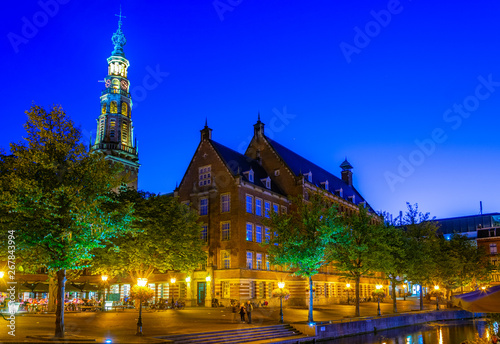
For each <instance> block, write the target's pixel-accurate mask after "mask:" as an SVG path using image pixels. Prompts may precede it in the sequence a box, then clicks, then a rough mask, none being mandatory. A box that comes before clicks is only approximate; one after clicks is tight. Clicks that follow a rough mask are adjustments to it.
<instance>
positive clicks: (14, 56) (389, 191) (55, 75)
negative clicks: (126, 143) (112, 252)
mask: <svg viewBox="0 0 500 344" xmlns="http://www.w3.org/2000/svg"><path fill="white" fill-rule="evenodd" d="M44 4H46V5H44ZM54 4H55V5H54ZM120 4H121V5H122V9H123V15H125V16H126V19H124V20H123V32H124V33H125V36H126V38H127V45H126V46H125V48H124V50H125V54H126V57H127V59H128V60H129V61H130V64H131V66H130V68H129V75H128V76H129V79H130V82H131V92H132V96H133V101H134V108H133V111H132V118H133V120H134V126H135V135H136V137H137V138H138V140H139V149H140V151H139V154H140V163H141V170H140V174H139V188H141V189H144V190H147V191H151V192H161V193H167V192H171V191H172V190H173V189H174V187H175V185H176V182H180V181H181V179H182V176H183V174H184V172H185V170H186V168H187V166H188V164H189V162H190V160H191V158H192V156H193V154H194V152H195V149H196V147H197V145H198V143H199V136H200V132H199V130H200V129H202V127H203V125H204V122H205V118H208V124H209V126H210V127H211V128H212V129H213V139H214V140H216V141H218V142H220V143H222V144H224V145H226V146H228V147H231V148H233V149H235V150H238V151H240V152H244V149H245V148H246V146H247V144H248V142H249V140H250V138H251V136H252V135H253V127H252V125H253V124H254V123H255V122H256V120H257V112H258V111H260V113H261V119H262V121H263V122H264V123H265V124H266V134H267V135H268V136H269V137H271V138H273V139H275V140H276V141H278V142H280V143H281V144H283V145H284V146H286V147H288V148H290V149H292V150H294V151H296V152H297V153H299V154H301V155H303V156H304V157H306V158H307V159H309V160H311V161H313V162H315V163H316V164H318V165H320V166H322V167H323V168H325V169H327V170H329V171H331V172H333V173H334V174H336V175H337V176H339V177H340V168H339V165H340V164H341V162H342V161H343V160H344V159H345V157H346V156H347V158H348V160H349V162H350V163H351V164H352V165H353V166H354V170H353V173H354V185H355V187H356V188H357V189H358V190H359V191H360V193H361V194H362V195H363V196H364V197H365V198H366V199H367V200H368V202H369V203H370V204H371V205H372V207H373V208H374V209H376V210H385V211H389V212H391V213H393V214H395V215H396V214H397V213H398V212H399V210H404V209H405V202H411V203H418V204H419V206H420V209H421V210H422V211H428V212H430V213H431V215H433V216H436V217H438V218H439V217H451V216H463V215H473V214H478V213H479V202H480V201H483V212H484V213H488V212H498V211H500V197H499V186H498V185H499V184H498V174H499V172H498V171H500V159H499V152H500V140H499V137H498V127H499V123H500V117H499V110H500V38H499V37H500V21H499V20H498V15H499V13H500V4H498V3H494V2H491V1H483V0H478V1H476V2H475V3H474V5H472V3H470V2H462V3H460V2H456V1H447V2H445V3H442V2H436V1H432V2H429V1H417V0H414V1H410V0H401V1H395V0H389V1H387V0H382V1H378V0H377V1H356V0H354V1H311V2H304V1H287V2H277V3H271V2H269V1H256V0H241V1H237V0H216V1H214V0H206V1H202V0H196V1H131V0H123V1H117V0H99V1H96V0H87V1H78V0H73V1H71V0H64V1H63V0H59V1H56V0H41V1H19V2H9V5H8V8H5V9H4V10H3V11H2V14H1V20H0V28H1V31H0V34H1V36H2V39H1V51H2V61H3V67H4V68H3V71H2V74H3V82H2V83H1V92H0V94H1V97H2V98H1V99H2V105H3V111H2V126H1V129H0V134H1V135H0V147H2V148H7V147H8V144H9V142H12V141H18V140H20V139H21V137H22V135H23V133H24V130H23V127H22V125H23V123H24V122H25V121H26V117H25V114H24V111H25V110H27V109H29V107H30V106H31V104H32V102H35V103H36V104H39V105H42V106H45V107H48V106H50V105H51V104H61V105H62V106H63V108H64V109H65V111H66V112H67V113H68V114H69V115H70V116H71V118H72V119H73V120H74V121H75V123H76V124H77V125H79V126H80V127H81V129H82V131H83V133H84V135H85V139H86V140H87V141H88V137H89V135H90V133H92V135H94V136H95V132H96V118H97V117H98V115H99V110H100V106H99V96H100V91H101V90H102V89H103V88H104V84H103V83H98V82H97V81H98V80H102V79H103V78H104V77H105V76H106V74H107V62H106V58H107V57H109V56H110V55H111V51H112V50H113V46H112V43H111V36H112V34H113V32H115V31H116V29H117V20H118V18H117V17H116V16H115V14H116V13H118V12H119V6H120ZM47 13H48V14H47ZM33 25H35V26H33Z"/></svg>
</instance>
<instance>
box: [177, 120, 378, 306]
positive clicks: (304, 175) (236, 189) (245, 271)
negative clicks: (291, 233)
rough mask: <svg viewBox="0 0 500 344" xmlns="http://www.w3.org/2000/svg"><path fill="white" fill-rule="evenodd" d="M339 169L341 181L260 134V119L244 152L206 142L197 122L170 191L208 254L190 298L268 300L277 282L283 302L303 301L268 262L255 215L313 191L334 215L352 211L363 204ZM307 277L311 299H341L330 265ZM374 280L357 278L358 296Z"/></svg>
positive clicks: (300, 290)
mask: <svg viewBox="0 0 500 344" xmlns="http://www.w3.org/2000/svg"><path fill="white" fill-rule="evenodd" d="M341 167H342V172H341V175H342V178H338V177H336V176H334V175H333V174H331V173H329V172H327V171H325V170H324V169H322V168H321V167H319V166H317V165H315V164H313V163H312V162H310V161H308V160H307V159H305V158H303V157H301V156H299V155H298V154H296V153H294V152H292V151H291V150H289V149H287V148H286V147H284V146H282V145H281V144H279V143H277V142H276V141H274V140H271V139H270V138H268V137H266V136H265V133H264V124H263V123H262V122H261V121H260V118H259V120H258V121H257V123H256V124H255V125H254V136H253V138H252V140H251V142H250V144H249V146H248V148H247V150H246V152H245V154H241V153H238V152H236V151H234V150H232V149H231V148H228V147H226V146H224V145H222V144H220V143H218V142H216V141H214V140H213V139H212V129H210V128H209V127H208V126H207V125H206V124H205V127H204V128H203V129H202V130H201V139H200V143H199V145H198V147H197V149H196V151H195V154H194V156H193V158H192V160H191V162H190V164H189V166H188V168H187V170H186V173H185V175H184V177H183V179H182V181H181V183H180V185H179V186H178V188H177V189H176V190H175V195H176V196H178V197H179V200H180V201H181V202H183V203H185V204H189V205H190V206H191V207H192V208H194V209H196V210H197V211H198V214H199V215H200V221H201V224H202V228H203V230H202V233H201V237H202V239H203V240H204V241H205V243H206V246H205V249H206V251H207V253H208V260H207V263H206V266H202V267H200V269H199V270H198V271H196V272H194V274H193V276H192V280H191V282H190V284H191V285H190V287H191V288H192V298H193V303H197V304H199V305H202V304H205V305H207V304H209V303H210V301H211V299H212V298H217V299H218V300H219V301H220V302H222V303H223V304H228V303H229V301H230V299H238V300H248V299H251V300H254V301H256V302H258V301H259V300H263V299H266V300H268V301H271V302H272V300H271V292H272V290H273V289H275V288H277V283H278V282H279V281H285V283H286V288H288V289H289V290H290V292H291V299H290V302H291V303H292V304H305V303H306V302H307V296H308V292H307V287H308V285H307V280H305V279H302V278H300V277H293V276H291V275H290V273H289V272H286V271H283V269H282V268H281V267H277V266H271V265H270V263H269V257H268V255H267V253H266V249H265V247H264V246H263V245H262V244H263V243H264V242H265V240H266V236H268V235H269V233H270V230H271V229H270V228H268V227H266V225H265V224H264V222H265V221H263V220H264V219H265V218H266V217H268V216H269V215H268V214H269V212H271V211H275V212H278V213H282V212H287V211H288V210H289V207H290V202H289V197H290V196H298V195H302V196H303V197H304V199H306V200H307V199H308V197H309V195H310V194H312V193H315V192H318V191H319V190H321V191H323V192H325V194H326V195H327V197H330V198H331V199H332V200H333V201H334V202H335V203H336V204H337V205H338V206H339V210H340V211H342V212H352V211H356V209H357V207H358V205H360V204H364V206H366V207H370V206H369V205H368V204H367V203H366V201H365V200H364V198H363V197H362V196H361V195H360V194H359V193H358V191H357V190H356V189H355V188H354V186H353V185H352V171H351V170H352V166H351V165H350V164H349V163H348V162H347V160H346V161H344V162H343V163H342V165H341ZM370 210H371V208H370ZM207 276H209V280H210V282H207V280H206V278H207ZM313 281H314V284H315V301H314V302H315V303H317V304H324V303H331V302H338V301H339V299H340V298H345V296H346V290H345V287H346V281H344V280H341V279H340V278H339V276H338V275H337V274H336V273H335V271H334V269H333V268H331V267H324V268H322V270H321V272H320V273H319V274H317V275H316V276H314V277H313ZM376 283H378V282H376V281H375V280H371V279H363V280H362V284H361V297H363V296H369V295H371V292H372V291H373V289H374V288H375V284H376Z"/></svg>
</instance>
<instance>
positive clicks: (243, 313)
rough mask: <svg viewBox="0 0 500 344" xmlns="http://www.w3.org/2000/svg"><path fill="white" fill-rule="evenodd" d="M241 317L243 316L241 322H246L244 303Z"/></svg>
mask: <svg viewBox="0 0 500 344" xmlns="http://www.w3.org/2000/svg"><path fill="white" fill-rule="evenodd" d="M240 316H241V322H242V323H244V322H245V304H244V303H242V304H241V306H240Z"/></svg>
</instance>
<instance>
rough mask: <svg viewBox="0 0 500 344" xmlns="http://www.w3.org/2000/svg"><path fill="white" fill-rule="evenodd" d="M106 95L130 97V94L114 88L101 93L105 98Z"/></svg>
mask: <svg viewBox="0 0 500 344" xmlns="http://www.w3.org/2000/svg"><path fill="white" fill-rule="evenodd" d="M105 94H121V95H122V96H125V97H128V95H129V93H128V92H127V91H124V90H121V89H117V88H112V87H110V88H106V89H104V90H102V91H101V96H103V95H105Z"/></svg>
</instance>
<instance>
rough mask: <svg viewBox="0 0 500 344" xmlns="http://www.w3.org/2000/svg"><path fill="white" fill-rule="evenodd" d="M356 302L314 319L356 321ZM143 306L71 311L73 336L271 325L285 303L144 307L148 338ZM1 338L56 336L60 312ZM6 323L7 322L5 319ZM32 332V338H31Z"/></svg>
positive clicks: (302, 315) (149, 338)
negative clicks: (242, 315) (249, 309)
mask: <svg viewBox="0 0 500 344" xmlns="http://www.w3.org/2000/svg"><path fill="white" fill-rule="evenodd" d="M380 306H381V310H382V316H389V315H391V314H392V303H390V302H385V303H381V304H380ZM424 306H425V309H427V310H434V309H435V307H436V306H435V304H429V303H425V304H424ZM418 308H419V307H418V299H416V298H408V299H407V300H406V301H403V300H402V299H401V300H400V299H398V312H399V313H404V312H410V311H416V310H418ZM354 310H355V308H354V305H329V306H317V307H315V309H314V313H313V316H314V321H316V322H327V321H350V320H354V319H356V318H353V315H354ZM283 312H284V321H285V323H290V324H293V323H297V322H302V323H304V322H306V321H307V314H308V310H307V309H300V308H291V307H290V308H289V307H285V308H284V311H283ZM360 312H361V316H362V317H373V316H376V315H377V303H376V302H365V303H361V305H360ZM137 318H138V311H136V310H126V311H107V312H97V313H94V312H81V313H68V312H67V313H65V325H66V332H67V334H68V335H72V336H73V338H80V339H88V340H92V341H94V340H95V342H96V343H105V341H106V339H110V340H111V342H112V343H156V342H161V341H160V340H158V339H155V338H154V337H155V336H161V335H173V334H185V333H199V332H213V331H223V330H235V329H241V328H248V327H258V326H269V325H276V324H278V323H279V308H275V307H266V308H263V307H259V308H255V309H254V312H253V313H252V324H246V323H241V322H240V321H239V314H235V313H232V312H231V310H230V308H227V307H221V308H204V307H188V308H186V309H182V310H170V309H169V310H166V311H143V315H142V322H143V334H144V336H143V337H137V336H135V333H136V328H137V326H136V324H137ZM0 321H1V322H3V323H4V326H1V327H0V342H2V343H9V342H10V343H14V342H39V341H37V340H35V339H33V338H31V337H35V338H36V336H44V335H45V336H51V335H52V334H53V332H54V324H55V315H54V314H18V315H16V320H15V321H16V323H15V329H16V330H15V336H12V335H9V333H8V332H9V331H10V330H9V329H8V327H7V326H6V325H8V323H7V322H5V321H4V320H2V319H0ZM0 324H1V323H0ZM28 337H30V338H28Z"/></svg>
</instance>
